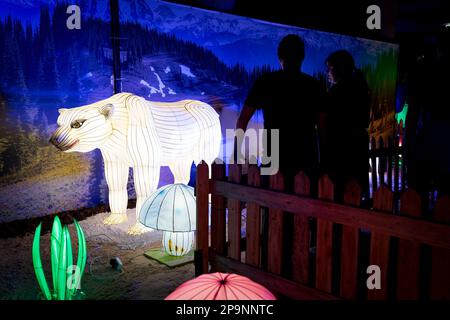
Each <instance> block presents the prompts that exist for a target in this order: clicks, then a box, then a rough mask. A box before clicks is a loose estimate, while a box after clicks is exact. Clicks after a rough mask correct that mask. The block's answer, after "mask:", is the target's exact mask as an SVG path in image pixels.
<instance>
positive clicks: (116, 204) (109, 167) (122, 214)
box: [102, 150, 130, 225]
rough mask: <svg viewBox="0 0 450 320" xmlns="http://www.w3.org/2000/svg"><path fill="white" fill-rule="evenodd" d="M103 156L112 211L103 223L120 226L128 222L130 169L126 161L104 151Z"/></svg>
mask: <svg viewBox="0 0 450 320" xmlns="http://www.w3.org/2000/svg"><path fill="white" fill-rule="evenodd" d="M102 156H103V163H104V167H105V178H106V183H107V185H108V191H109V192H108V201H109V207H110V209H111V214H110V216H109V217H107V218H106V219H105V220H103V223H104V224H107V225H112V224H119V223H122V222H125V221H126V220H127V214H126V211H127V204H128V192H127V182H128V173H129V169H130V167H129V165H128V163H127V162H126V161H124V160H121V159H119V158H118V157H117V156H114V155H112V154H110V153H108V152H106V151H104V150H102Z"/></svg>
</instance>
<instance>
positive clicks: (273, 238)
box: [267, 172, 284, 274]
mask: <svg viewBox="0 0 450 320" xmlns="http://www.w3.org/2000/svg"><path fill="white" fill-rule="evenodd" d="M269 183H270V189H272V190H277V191H283V190H284V177H283V175H282V174H281V172H278V173H277V174H276V175H271V176H270V182H269ZM283 220H284V219H283V210H280V209H275V208H269V243H268V261H267V269H268V270H269V271H270V272H272V273H276V274H280V273H281V267H282V261H283V256H282V255H283Z"/></svg>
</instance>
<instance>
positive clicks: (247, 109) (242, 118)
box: [233, 104, 256, 162]
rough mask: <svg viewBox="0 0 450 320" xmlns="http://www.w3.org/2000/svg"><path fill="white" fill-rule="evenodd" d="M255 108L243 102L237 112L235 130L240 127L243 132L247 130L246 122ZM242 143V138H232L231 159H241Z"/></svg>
mask: <svg viewBox="0 0 450 320" xmlns="http://www.w3.org/2000/svg"><path fill="white" fill-rule="evenodd" d="M255 111H256V109H255V108H254V107H251V106H249V105H248V104H244V107H243V108H242V110H241V113H240V114H239V117H238V120H237V122H236V130H239V129H242V131H244V132H245V130H247V126H248V123H249V122H250V119H251V118H252V117H253V114H254V113H255ZM242 143H243V139H236V138H235V140H234V149H233V150H234V152H233V160H234V161H235V162H236V161H238V159H243V155H242V153H241V152H242Z"/></svg>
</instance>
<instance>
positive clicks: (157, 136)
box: [50, 93, 221, 234]
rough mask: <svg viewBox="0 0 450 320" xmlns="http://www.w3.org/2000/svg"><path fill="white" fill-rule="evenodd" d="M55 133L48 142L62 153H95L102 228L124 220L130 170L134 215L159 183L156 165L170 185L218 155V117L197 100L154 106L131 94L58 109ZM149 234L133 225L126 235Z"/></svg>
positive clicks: (142, 228)
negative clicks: (168, 174) (104, 191)
mask: <svg viewBox="0 0 450 320" xmlns="http://www.w3.org/2000/svg"><path fill="white" fill-rule="evenodd" d="M58 111H59V114H60V115H59V117H58V125H59V128H58V129H57V130H56V131H55V133H54V134H53V135H52V137H51V139H50V142H51V143H53V144H54V145H55V146H56V147H57V148H58V149H60V150H62V151H64V152H74V151H78V152H89V151H92V150H94V149H96V148H99V149H100V151H101V153H102V156H103V161H104V167H105V177H106V182H107V184H108V189H109V206H110V208H111V215H110V216H109V217H108V218H106V219H105V220H104V223H105V224H118V223H122V222H123V221H125V220H126V219H127V217H126V208H127V202H128V194H127V182H128V171H129V168H130V167H133V174H134V188H135V191H136V195H137V203H136V215H137V217H138V216H139V212H140V210H141V207H142V204H143V202H144V201H145V199H146V198H147V197H148V196H150V195H151V194H152V192H154V191H155V190H156V188H157V186H158V182H159V171H160V166H169V168H170V170H171V171H172V173H173V175H174V180H175V181H174V183H184V184H187V183H188V182H189V177H190V171H191V165H192V161H194V162H195V163H196V164H198V163H199V161H201V160H205V161H206V162H207V163H208V164H211V163H212V162H213V160H214V159H215V158H216V157H217V156H218V155H219V151H220V144H221V129H220V122H219V116H218V114H217V113H216V112H215V111H214V109H213V108H212V107H211V106H209V105H208V104H206V103H203V102H201V101H196V100H182V101H178V102H171V103H166V102H153V101H147V100H145V99H143V98H141V97H138V96H135V95H133V94H130V93H119V94H116V95H113V96H112V97H110V98H108V99H105V100H102V101H99V102H96V103H93V104H89V105H86V106H82V107H78V108H73V109H59V110H58ZM147 230H149V229H147V228H145V227H144V226H143V225H141V224H140V223H139V221H138V220H137V221H136V225H134V226H133V227H132V228H131V229H130V230H129V231H128V232H129V233H130V234H139V233H142V232H145V231H147Z"/></svg>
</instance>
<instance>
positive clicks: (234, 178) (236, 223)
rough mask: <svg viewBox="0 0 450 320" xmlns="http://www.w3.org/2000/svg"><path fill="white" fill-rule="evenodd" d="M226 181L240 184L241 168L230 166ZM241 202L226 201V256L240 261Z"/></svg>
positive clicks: (231, 199)
mask: <svg viewBox="0 0 450 320" xmlns="http://www.w3.org/2000/svg"><path fill="white" fill-rule="evenodd" d="M228 180H229V181H230V182H233V183H240V182H241V166H240V165H239V164H230V165H229V167H228ZM241 211H242V207H241V201H240V200H239V199H238V198H233V197H230V198H229V199H228V256H229V257H230V258H233V259H236V260H238V261H240V260H241Z"/></svg>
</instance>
